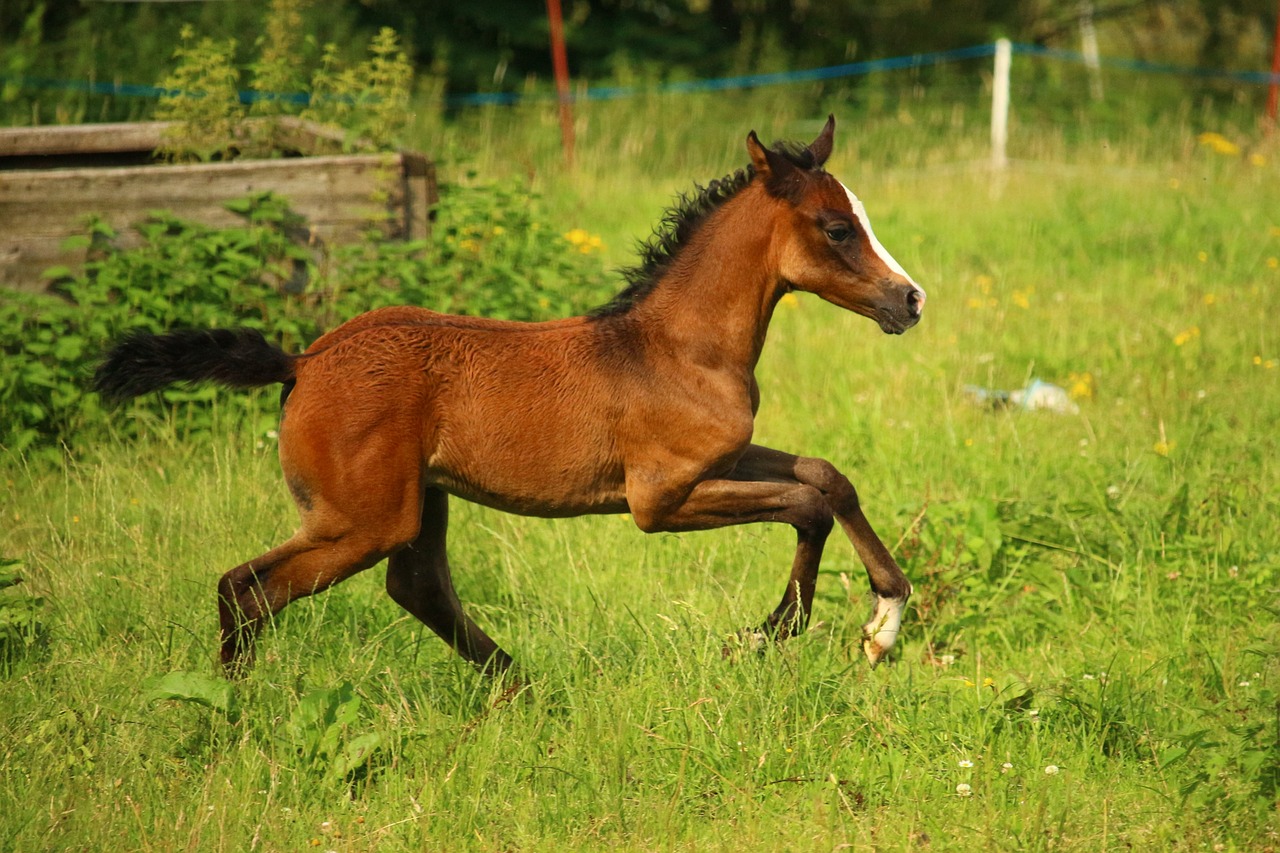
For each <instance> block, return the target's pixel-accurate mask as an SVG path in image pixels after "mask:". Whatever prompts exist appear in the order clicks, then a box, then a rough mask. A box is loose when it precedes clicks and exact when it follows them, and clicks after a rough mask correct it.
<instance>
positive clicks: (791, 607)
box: [627, 465, 833, 639]
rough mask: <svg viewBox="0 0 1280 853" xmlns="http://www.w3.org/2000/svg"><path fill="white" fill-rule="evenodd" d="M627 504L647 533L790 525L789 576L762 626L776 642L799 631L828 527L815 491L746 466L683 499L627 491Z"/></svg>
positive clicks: (828, 516) (829, 522) (805, 621)
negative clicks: (756, 473) (792, 553)
mask: <svg viewBox="0 0 1280 853" xmlns="http://www.w3.org/2000/svg"><path fill="white" fill-rule="evenodd" d="M664 498H665V500H664ZM627 501H628V504H629V506H630V508H631V513H632V517H633V518H635V520H636V524H638V525H639V526H640V529H642V530H644V531H645V532H646V533H654V532H659V531H662V532H669V533H675V532H684V531H690V530H709V529H712V528H716V527H728V526H730V525H736V524H752V523H756V522H766V521H771V522H781V523H784V524H790V525H791V526H792V527H794V528H795V530H796V540H797V541H796V553H795V557H794V559H793V560H792V563H791V575H790V577H789V578H788V580H787V588H786V591H785V592H784V593H783V595H782V601H781V602H780V603H779V604H778V606H777V607H776V608H774V611H773V612H772V613H771V614H769V617H768V618H767V619H766V620H765V624H764V625H763V626H762V627H763V630H764V631H765V632H767V633H768V634H769V635H771V636H773V637H776V638H778V639H785V638H786V637H788V636H791V635H792V634H795V633H798V632H800V631H803V630H804V628H805V626H806V625H807V624H808V621H809V613H810V611H811V609H812V607H813V593H814V589H815V587H816V585H817V580H818V564H819V563H820V562H821V560H822V549H823V546H824V545H825V544H826V541H827V536H828V535H829V534H830V533H831V528H832V526H833V523H832V518H831V509H830V507H829V506H828V505H827V502H826V500H825V498H824V497H823V495H822V493H821V492H819V491H818V490H817V489H815V488H814V487H812V486H810V485H808V484H805V483H801V482H799V481H797V480H795V479H791V480H787V481H776V480H767V479H763V478H759V479H757V478H755V477H754V476H753V472H752V471H751V470H750V469H749V468H744V467H743V466H742V465H739V466H737V467H736V468H735V469H734V470H733V471H732V472H731V473H730V475H729V477H728V478H726V479H716V480H705V481H703V482H701V483H698V484H697V485H696V486H694V487H693V489H692V490H691V491H689V492H688V494H687V495H685V496H684V498H683V500H679V499H678V498H677V499H672V498H671V497H669V496H668V495H665V494H664V493H663V492H661V491H660V490H658V489H652V490H648V491H642V490H639V489H634V488H633V489H629V490H628V494H627Z"/></svg>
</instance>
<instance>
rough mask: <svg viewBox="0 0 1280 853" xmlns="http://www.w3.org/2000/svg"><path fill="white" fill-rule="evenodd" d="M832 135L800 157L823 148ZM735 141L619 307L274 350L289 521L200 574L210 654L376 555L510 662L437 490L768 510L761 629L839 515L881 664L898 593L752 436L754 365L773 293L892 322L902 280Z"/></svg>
mask: <svg viewBox="0 0 1280 853" xmlns="http://www.w3.org/2000/svg"><path fill="white" fill-rule="evenodd" d="M831 127H832V125H831V124H830V123H829V125H828V127H827V129H826V130H824V137H825V150H824V151H822V152H821V155H820V156H818V157H817V158H816V162H817V167H820V166H821V163H822V161H823V160H825V159H826V155H827V154H829V153H830V132H831ZM820 143H823V138H822V137H820V139H819V140H818V141H817V142H815V143H814V146H811V149H814V148H820V147H822V146H820ZM748 147H749V150H750V151H751V153H752V158H753V165H754V167H755V169H756V177H755V178H754V179H753V180H752V181H751V182H750V183H749V184H748V185H746V186H745V188H743V189H741V191H738V192H736V194H735V195H733V196H732V197H731V198H730V199H729V200H728V201H727V202H725V203H723V206H722V207H719V208H718V209H716V210H714V212H713V213H711V214H710V215H709V216H708V217H707V219H706V221H705V222H703V223H701V224H700V225H699V226H698V228H697V229H696V230H695V231H694V232H693V234H692V235H691V236H689V239H688V240H687V243H686V244H685V245H683V246H682V247H681V248H680V251H679V253H678V254H677V255H675V256H674V257H673V258H672V259H671V260H670V263H669V264H666V265H664V266H663V267H662V276H661V280H660V281H659V282H658V283H657V286H655V287H653V288H652V290H651V292H648V293H647V294H646V295H645V296H644V298H643V299H639V300H637V301H636V303H635V304H634V305H633V306H631V307H629V308H628V310H626V311H621V312H617V313H612V314H604V315H601V316H594V317H587V318H574V319H571V320H562V321H555V322H551V323H539V324H523V323H510V322H501V321H488V320H481V319H475V318H461V317H451V316H446V315H441V314H436V313H434V312H430V311H426V310H424V309H417V308H395V309H383V310H382V311H375V312H370V313H369V314H366V315H364V316H362V317H359V318H356V319H355V320H353V321H351V322H350V323H348V324H346V325H344V326H342V327H340V328H339V329H337V330H335V331H334V332H331V333H330V334H328V335H326V336H325V337H323V338H321V339H320V340H319V341H317V342H316V344H314V345H313V346H312V348H311V349H310V350H309V351H308V353H307V354H306V356H304V357H303V358H301V359H299V360H297V362H296V377H295V380H296V381H295V386H294V388H293V390H292V392H291V394H290V396H289V397H288V399H287V402H286V404H285V407H284V415H283V422H282V425H281V429H280V458H281V463H282V467H283V469H284V474H285V478H286V481H287V483H288V486H289V488H290V490H291V492H292V494H293V496H294V498H295V500H296V502H297V504H298V507H299V510H300V513H301V518H302V523H301V526H300V528H299V530H298V532H297V533H296V534H295V535H294V536H293V537H292V538H291V539H290V540H289V541H288V542H286V543H284V544H283V545H281V546H279V547H277V548H275V549H273V550H272V551H269V552H268V553H266V554H264V555H262V556H261V557H259V558H257V559H255V560H252V561H250V562H249V563H245V564H243V565H241V566H238V567H236V568H235V569H232V570H231V571H230V572H228V573H227V574H226V575H224V576H223V578H222V581H221V583H220V586H219V599H220V600H219V607H220V617H221V624H222V658H223V662H224V664H225V665H226V666H227V667H228V669H229V670H231V671H232V672H235V671H237V670H239V669H240V668H242V666H243V665H244V664H245V663H247V661H248V660H249V658H250V657H251V654H252V640H253V635H254V633H255V632H256V630H257V628H258V627H259V626H260V624H261V623H262V622H263V620H264V619H266V618H267V617H268V616H269V615H270V614H272V613H275V612H277V611H279V610H280V609H281V608H283V607H284V606H285V605H286V604H288V603H289V602H290V601H291V600H293V599H296V598H298V597H301V596H305V595H309V594H311V593H314V592H318V591H320V590H322V589H325V588H327V587H329V586H331V585H333V584H334V583H337V582H339V581H341V580H343V579H344V578H346V577H349V576H350V575H352V574H355V573H356V572H359V571H361V570H363V569H366V568H368V567H370V566H372V565H374V564H375V563H377V562H378V561H380V560H382V559H384V558H389V559H388V571H387V589H388V592H389V593H390V595H391V597H392V598H393V599H394V600H395V601H396V602H398V603H399V604H400V605H401V606H403V607H404V608H405V609H406V610H408V611H409V612H410V613H412V614H413V615H414V616H416V617H417V618H418V619H420V620H421V621H422V622H424V623H425V624H426V625H427V626H429V627H430V628H431V629H432V630H433V631H435V632H436V633H437V634H439V635H440V636H441V637H442V638H443V639H444V640H446V641H447V642H448V643H450V645H452V646H453V647H454V648H455V649H456V650H457V651H458V652H459V653H460V654H462V655H463V656H464V657H466V658H467V659H468V660H470V661H472V662H473V663H475V664H477V665H479V666H481V667H482V668H485V669H486V670H489V671H495V672H496V671H501V670H504V669H506V668H507V667H508V666H509V665H510V664H511V658H510V657H509V656H508V655H507V654H506V652H504V651H503V650H502V649H501V648H499V647H498V645H497V644H496V643H495V642H494V641H493V640H492V639H491V638H490V637H489V636H488V635H486V634H485V633H484V631H483V630H481V629H480V628H479V627H478V626H477V625H476V624H475V623H474V622H473V621H472V620H471V619H470V618H469V617H468V616H467V615H466V614H465V613H464V612H463V609H462V606H461V604H460V603H459V600H458V597H457V595H456V593H455V591H454V588H453V582H452V579H451V575H450V567H449V563H448V558H447V555H446V529H447V526H448V496H449V495H456V496H458V497H461V498H464V499H466V500H470V501H474V502H477V503H480V504H484V505H487V506H491V507H495V508H497V509H501V510H505V511H510V512H515V513H519V514H523V515H532V516H543V517H557V516H574V515H583V514H588V513H600V512H610V513H613V512H629V513H630V514H631V515H632V517H633V518H634V520H635V523H636V525H637V526H638V527H639V528H641V529H642V530H644V531H646V532H656V531H689V530H703V529H709V528H716V527H723V526H727V525H735V524H745V523H754V522H779V523H784V524H788V525H790V526H792V527H793V528H794V529H795V531H796V535H797V547H796V551H795V556H794V559H793V561H792V566H791V571H790V576H789V578H788V580H787V584H786V588H785V591H784V593H783V596H782V599H781V601H780V602H779V604H778V606H777V607H776V608H775V609H774V610H773V612H772V613H771V614H769V616H768V617H767V619H766V622H765V625H764V626H763V628H764V630H765V631H766V633H768V634H769V635H771V636H777V637H785V636H787V635H788V634H791V633H793V632H795V631H797V630H801V629H803V627H804V626H805V624H806V623H807V620H808V617H809V612H810V608H811V605H812V602H813V595H814V587H815V582H816V579H817V575H818V566H819V561H820V559H821V556H822V551H823V547H824V545H825V543H826V539H827V537H828V534H829V533H830V531H831V529H832V527H833V521H834V522H838V523H839V524H840V526H841V528H842V529H843V530H844V531H845V533H846V534H847V535H848V537H849V539H850V541H851V542H852V543H853V546H854V549H855V550H856V552H857V554H858V556H859V557H860V559H861V560H862V562H863V563H864V565H865V566H866V569H867V574H868V579H869V581H870V586H871V590H872V592H873V593H874V595H875V606H874V610H873V614H872V618H871V621H869V622H868V623H867V624H866V625H865V626H863V647H864V651H865V652H866V654H867V656H868V658H869V659H870V661H871V662H872V664H873V665H874V664H875V663H876V662H878V661H879V660H880V658H881V657H882V656H883V655H884V653H885V652H886V651H887V649H888V648H889V647H891V646H892V645H893V644H894V641H895V640H896V637H897V633H898V629H899V624H900V620H901V614H902V610H903V607H904V605H905V603H906V600H907V598H908V596H909V595H910V592H911V585H910V583H909V582H908V581H907V579H906V577H905V576H904V575H903V573H902V572H901V570H900V569H899V568H898V566H897V564H896V563H895V562H894V560H893V558H892V557H891V556H890V555H889V553H888V551H887V549H886V548H885V547H884V545H883V544H882V543H881V541H880V539H879V538H878V537H877V536H876V534H875V532H874V531H873V530H872V528H871V525H870V524H869V523H868V521H867V519H866V517H865V515H864V514H863V512H862V509H861V506H860V503H859V499H858V495H857V492H856V491H855V490H854V487H853V486H852V485H851V484H850V482H849V480H848V479H847V478H845V477H844V475H842V474H841V473H840V472H839V471H837V470H836V469H835V468H834V467H833V466H832V465H831V464H830V463H828V462H826V461H824V460H821V459H816V458H805V457H799V456H794V455H792V454H789V453H784V452H781V451H778V450H773V449H769V448H765V447H761V446H758V445H755V444H752V443H751V437H752V426H753V419H754V415H755V411H756V408H757V405H758V401H759V394H758V389H757V386H756V383H755V379H754V368H755V366H756V363H757V360H758V359H759V357H760V354H761V350H762V348H763V345H764V340H765V332H766V330H767V327H768V324H769V320H770V318H771V316H772V312H773V309H774V307H775V305H776V304H777V301H778V299H779V298H780V297H781V296H782V295H783V294H784V293H785V292H786V291H787V290H789V289H793V288H800V289H806V290H812V291H813V292H815V293H817V294H818V295H819V296H822V297H823V298H826V299H828V301H831V302H834V303H835V304H838V305H841V306H842V307H846V308H851V310H857V311H858V312H859V313H864V314H866V315H867V316H873V317H876V318H878V321H879V322H881V325H882V327H884V328H885V330H886V331H890V330H893V331H898V332H900V331H902V330H903V329H905V328H908V327H909V326H910V325H913V324H914V322H915V320H916V319H918V317H919V311H920V306H921V305H922V304H923V300H924V295H923V291H919V289H918V287H916V286H915V284H914V282H911V281H910V280H909V279H902V278H901V277H900V276H897V275H896V274H895V273H891V272H889V271H887V268H886V267H885V265H884V264H883V263H880V262H879V261H878V260H876V259H874V258H858V257H853V256H852V255H849V253H850V252H851V251H852V250H851V249H849V248H848V247H847V245H846V244H845V241H846V240H847V234H846V233H844V232H841V231H840V230H839V229H838V228H837V227H836V226H832V225H830V224H829V223H830V221H831V220H832V219H833V218H834V219H837V220H839V222H837V225H839V224H840V223H841V222H844V220H843V219H840V217H843V216H846V213H845V212H844V211H847V210H848V207H849V205H848V202H846V201H844V199H845V197H846V196H847V197H850V198H851V197H852V196H851V195H849V194H848V193H847V190H844V188H843V187H842V186H840V185H839V183H838V182H836V181H834V179H831V178H830V177H829V176H827V175H826V174H825V173H824V172H821V170H820V168H816V167H810V168H815V171H814V172H813V173H812V176H811V177H809V176H804V175H802V176H801V177H804V178H805V179H806V180H811V181H814V182H816V183H818V187H817V189H816V190H815V191H814V194H815V195H816V196H819V198H818V200H817V201H815V202H813V203H812V205H813V207H814V210H815V211H817V212H816V213H808V212H803V211H802V212H801V213H804V216H801V214H800V213H797V210H796V207H795V203H794V200H790V199H785V198H783V197H780V196H778V195H777V194H775V193H774V192H772V191H769V190H767V188H766V181H767V180H768V179H769V178H770V170H771V169H773V170H776V169H778V168H781V167H787V166H786V163H783V162H782V161H781V160H779V159H775V156H774V154H773V153H772V152H766V151H765V150H764V149H763V148H762V147H761V146H759V143H758V141H756V140H755V138H754V135H752V136H751V137H750V139H749V146H748ZM787 168H790V167H787ZM793 177H794V176H793ZM837 208H838V210H837ZM833 211H835V212H833ZM837 213H838V214H839V216H837V215H836V214H837ZM797 222H799V225H798V224H797ZM815 223H816V224H815ZM806 228H807V229H810V230H812V231H814V232H815V234H808V232H806V231H804V229H806ZM823 229H828V230H825V231H823ZM845 231H849V229H845ZM796 233H800V236H799V237H797V236H795V234H796ZM824 233H825V234H826V235H828V236H826V237H824V236H822V234H824ZM850 233H854V234H856V233H857V232H856V231H852V232H850ZM865 233H866V238H864V242H866V243H867V245H870V244H871V243H870V241H872V240H873V239H874V238H871V237H870V230H869V228H867V229H866V232H865ZM832 235H834V236H832ZM828 239H829V240H830V245H828V244H827V243H826V242H824V241H827V240H828ZM806 241H807V242H806ZM837 243H839V244H840V245H839V246H837ZM876 245H878V244H876ZM842 246H843V247H844V248H841V247H842ZM840 252H843V253H844V255H840ZM824 253H825V254H824ZM845 256H849V257H853V260H849V259H848V257H845ZM842 257H844V258H845V260H840V258H842ZM815 258H816V259H818V260H816V261H815V260H814V259H815ZM837 263H843V264H845V266H843V267H839V269H836V266H835V265H836V264H837ZM806 264H807V265H806ZM822 264H827V265H828V266H829V267H830V268H831V269H836V272H837V273H838V274H839V275H838V276H837V278H838V277H839V276H843V277H844V278H845V279H847V280H848V283H847V284H843V285H841V286H840V288H839V289H837V288H836V287H835V285H831V286H830V288H828V291H829V292H827V291H824V287H827V284H828V281H829V280H831V281H834V280H836V279H833V278H832V276H833V275H835V273H830V272H829V271H827V270H826V268H823V267H822V266H821V265H822ZM859 264H861V266H858V265H859ZM846 267H847V269H846ZM900 279H901V280H900ZM873 285H874V287H873ZM864 286H865V289H866V290H868V292H869V291H870V290H872V289H874V290H875V291H876V294H877V296H876V300H879V301H874V300H870V298H869V297H865V296H864V295H863V292H862V290H860V289H859V288H864ZM904 293H905V294H906V295H905V297H904V296H903V294H904ZM885 294H889V295H888V296H886V295H885ZM890 297H891V298H892V299H893V300H897V301H895V302H893V303H892V304H890V303H889V302H888V301H886V300H888V299H890ZM898 302H901V303H902V304H901V305H899V304H898ZM709 306H710V307H709ZM868 306H869V307H868ZM885 306H888V307H885ZM876 311H879V313H878V314H877V313H875V312H876Z"/></svg>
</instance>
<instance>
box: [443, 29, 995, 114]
mask: <svg viewBox="0 0 1280 853" xmlns="http://www.w3.org/2000/svg"><path fill="white" fill-rule="evenodd" d="M995 49H996V48H995V45H993V44H976V45H973V46H971V47H961V48H956V49H954V50H943V51H938V52H937V53H920V54H915V55H913V56H895V57H892V58H889V59H870V60H867V61H865V62H852V63H849V64H847V65H830V66H826V67H824V68H809V69H805V70H802V71H778V72H775V73H772V74H744V75H742V76H739V77H718V78H714V79H710V80H684V81H678V82H674V83H661V84H658V85H656V86H602V87H600V88H596V89H587V90H586V92H584V93H575V94H573V95H571V97H572V98H573V99H574V100H588V101H608V100H615V99H618V98H631V97H635V96H636V95H646V94H654V93H659V94H661V93H668V92H669V93H676V94H686V93H689V92H723V91H726V90H729V89H754V88H756V87H759V86H776V85H779V84H782V83H811V82H814V81H818V80H835V79H838V78H841V77H857V76H861V75H863V74H873V73H875V72H877V71H900V70H902V69H904V68H920V67H923V66H926V65H940V64H942V63H944V62H958V61H960V60H963V59H975V58H980V57H983V56H991V55H992V54H994V53H995ZM528 100H556V96H555V95H549V94H544V93H538V94H532V95H525V94H521V93H519V92H478V93H476V94H473V95H455V96H453V97H450V98H449V99H448V100H447V103H448V104H449V106H459V107H461V106H479V105H483V104H514V103H518V102H520V101H528Z"/></svg>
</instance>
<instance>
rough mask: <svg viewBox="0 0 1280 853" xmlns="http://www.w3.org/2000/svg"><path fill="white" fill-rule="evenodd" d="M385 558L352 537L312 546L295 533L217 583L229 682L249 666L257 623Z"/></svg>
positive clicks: (309, 540) (304, 536)
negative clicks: (281, 543)
mask: <svg viewBox="0 0 1280 853" xmlns="http://www.w3.org/2000/svg"><path fill="white" fill-rule="evenodd" d="M383 556H385V555H384V553H380V551H379V549H377V548H374V547H371V543H370V542H369V541H368V540H366V539H364V538H362V537H356V536H346V537H342V538H339V539H337V540H336V541H335V540H329V541H326V540H317V539H316V538H313V537H312V536H310V535H308V534H307V533H305V532H299V533H298V534H296V535H295V536H294V537H293V538H292V539H290V540H289V541H288V542H286V543H284V544H283V545H281V546H279V547H277V548H273V549H272V550H270V551H268V552H267V553H265V554H263V555H262V556H261V557H258V558H257V559H256V560H251V561H249V562H247V563H244V564H243V565H240V566H236V567H235V568H234V569H232V570H231V571H229V572H227V573H226V574H225V575H223V576H222V580H221V581H219V582H218V620H219V622H220V623H221V629H222V665H223V667H224V668H225V670H226V672H227V674H228V675H229V676H231V677H233V678H234V677H238V676H240V675H243V674H244V672H245V670H247V669H248V667H249V665H250V664H251V663H252V662H253V641H254V637H255V636H256V635H257V633H258V630H259V629H260V628H261V627H262V623H263V622H265V621H266V619H267V618H268V617H269V616H271V615H272V614H274V613H278V612H280V610H282V609H283V608H284V607H285V605H287V604H288V603H289V602H291V601H293V600H295V599H298V598H302V597H303V596H307V595H311V594H313V593H317V592H320V591H321V590H324V589H328V588H329V587H331V586H333V585H334V584H335V583H338V582H339V581H342V580H345V579H346V578H348V577H350V576H351V575H353V574H356V573H357V572H360V571H363V570H364V569H367V568H369V567H370V566H372V565H373V564H374V563H376V562H378V560H380V559H382V557H383Z"/></svg>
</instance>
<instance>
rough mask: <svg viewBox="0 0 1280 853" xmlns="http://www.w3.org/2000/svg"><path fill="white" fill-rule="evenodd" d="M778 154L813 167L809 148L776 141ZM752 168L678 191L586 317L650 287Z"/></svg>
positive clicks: (630, 303)
mask: <svg viewBox="0 0 1280 853" xmlns="http://www.w3.org/2000/svg"><path fill="white" fill-rule="evenodd" d="M773 150H774V152H775V153H778V154H781V155H783V156H784V157H786V158H787V159H788V160H790V161H791V162H792V163H793V164H795V165H796V166H798V167H799V168H802V169H812V168H814V165H815V164H814V158H813V153H812V152H810V151H809V149H808V148H805V147H803V146H797V145H793V144H790V143H785V142H778V143H775V144H774V146H773ZM754 177H755V168H754V167H752V166H747V167H746V168H745V169H739V170H738V171H736V172H734V173H733V174H731V175H726V176H725V177H723V178H720V179H719V180H716V181H712V182H711V183H709V184H707V185H706V186H705V187H703V186H698V185H694V188H693V192H692V193H681V194H680V195H679V196H678V197H677V198H676V201H675V204H673V205H672V206H671V207H669V208H667V210H666V212H665V213H663V215H662V219H661V220H660V221H659V222H658V224H657V225H656V226H655V227H654V229H653V234H652V235H650V237H649V239H648V240H645V241H643V242H641V243H640V244H639V246H638V249H639V253H640V263H639V265H638V266H634V267H627V268H625V269H623V270H622V277H623V279H625V280H626V282H627V286H626V287H625V288H623V290H622V292H621V293H619V294H618V295H617V296H615V297H614V298H613V299H612V300H611V301H609V302H607V303H606V304H604V305H602V306H600V307H599V308H597V309H595V310H594V311H592V312H591V313H590V314H589V315H587V316H589V317H593V318H601V317H615V316H617V315H619V314H625V313H626V312H627V311H629V310H631V308H632V307H634V306H635V305H636V303H638V302H640V300H642V299H644V298H645V297H646V296H648V295H649V293H650V292H652V291H653V289H654V287H656V286H657V284H658V282H659V281H660V280H661V279H662V276H663V275H665V274H666V272H667V270H669V269H670V268H671V264H672V263H673V262H674V261H675V258H676V255H677V254H679V252H680V250H681V249H682V248H683V247H684V246H685V245H686V244H687V242H688V240H689V237H690V236H691V235H692V234H693V233H694V232H695V231H697V230H698V228H699V227H700V226H701V225H702V223H704V222H705V221H706V220H707V218H708V217H710V216H711V214H713V213H715V212H716V211H717V210H719V209H720V208H721V207H723V206H724V204H725V203H726V202H727V201H729V199H731V198H733V197H734V196H735V195H737V194H738V193H739V192H740V191H741V190H742V189H743V188H744V187H746V186H747V184H749V183H751V179H752V178H754Z"/></svg>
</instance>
